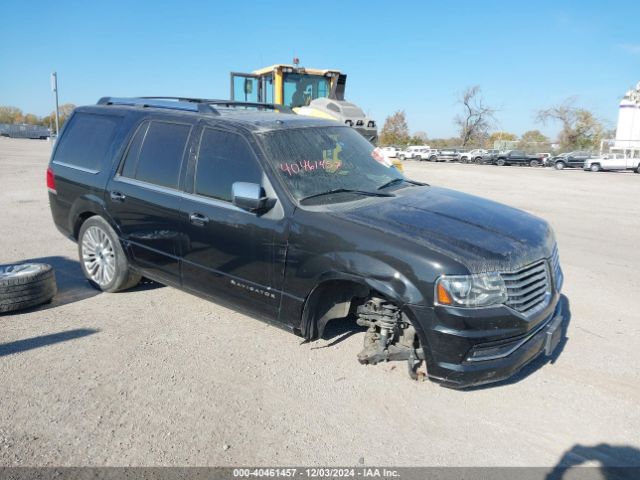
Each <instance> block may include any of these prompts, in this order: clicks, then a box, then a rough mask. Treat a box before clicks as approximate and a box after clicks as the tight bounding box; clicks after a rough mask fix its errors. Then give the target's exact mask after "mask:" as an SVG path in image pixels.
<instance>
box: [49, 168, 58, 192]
mask: <svg viewBox="0 0 640 480" xmlns="http://www.w3.org/2000/svg"><path fill="white" fill-rule="evenodd" d="M47 190H49V191H50V192H51V193H58V192H57V191H56V177H55V176H54V174H53V169H52V168H51V167H49V168H47Z"/></svg>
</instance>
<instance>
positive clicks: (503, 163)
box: [496, 158, 507, 167]
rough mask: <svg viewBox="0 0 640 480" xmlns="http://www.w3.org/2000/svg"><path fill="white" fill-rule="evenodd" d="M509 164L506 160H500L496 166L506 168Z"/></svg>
mask: <svg viewBox="0 0 640 480" xmlns="http://www.w3.org/2000/svg"><path fill="white" fill-rule="evenodd" d="M506 164H507V162H505V161H504V158H499V159H498V160H496V165H498V166H499V167H504V166H505V165H506Z"/></svg>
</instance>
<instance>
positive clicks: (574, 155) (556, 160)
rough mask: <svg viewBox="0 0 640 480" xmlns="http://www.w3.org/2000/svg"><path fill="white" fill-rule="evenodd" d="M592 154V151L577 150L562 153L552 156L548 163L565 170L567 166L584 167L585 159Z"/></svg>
mask: <svg viewBox="0 0 640 480" xmlns="http://www.w3.org/2000/svg"><path fill="white" fill-rule="evenodd" d="M592 156H593V155H592V154H591V152H586V151H583V150H576V151H573V152H567V153H561V154H560V155H558V156H556V157H552V158H551V159H550V160H548V161H547V164H549V165H553V167H554V168H555V169H556V170H563V169H565V168H582V167H583V166H584V162H585V160H587V159H588V158H591V157H592Z"/></svg>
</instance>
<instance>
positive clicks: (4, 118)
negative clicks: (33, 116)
mask: <svg viewBox="0 0 640 480" xmlns="http://www.w3.org/2000/svg"><path fill="white" fill-rule="evenodd" d="M22 119H23V113H22V110H20V109H19V108H17V107H10V106H0V123H22Z"/></svg>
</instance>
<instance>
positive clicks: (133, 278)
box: [78, 215, 142, 293]
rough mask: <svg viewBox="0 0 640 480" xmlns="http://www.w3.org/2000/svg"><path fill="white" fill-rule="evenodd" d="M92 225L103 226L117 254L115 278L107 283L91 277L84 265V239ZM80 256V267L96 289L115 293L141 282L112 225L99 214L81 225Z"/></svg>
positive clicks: (79, 236)
mask: <svg viewBox="0 0 640 480" xmlns="http://www.w3.org/2000/svg"><path fill="white" fill-rule="evenodd" d="M91 226H96V227H99V228H101V229H102V230H103V231H104V232H105V233H106V234H107V236H108V237H109V240H110V241H111V244H112V245H113V251H114V255H115V274H114V276H113V279H112V280H111V281H110V282H109V283H108V284H105V285H99V284H98V283H96V282H95V281H93V280H92V279H91V276H90V274H89V273H88V272H87V270H86V267H85V265H84V261H83V260H82V239H83V236H84V234H85V232H86V231H87V229H88V228H89V227H91ZM78 257H79V259H80V267H81V268H82V273H83V274H84V276H85V277H86V278H87V281H88V282H89V283H90V284H91V286H92V287H93V288H95V289H96V290H101V291H103V292H109V293H115V292H119V291H122V290H127V289H128V288H132V287H135V286H136V285H137V284H138V283H140V280H141V279H142V276H141V275H139V274H137V273H135V272H132V271H131V270H130V269H129V261H128V260H127V256H126V255H125V253H124V250H123V249H122V244H121V243H120V239H119V238H118V235H117V234H116V232H115V231H114V230H113V228H111V225H109V223H108V222H107V221H106V220H105V219H104V218H102V217H101V216H99V215H94V216H93V217H89V218H88V219H87V220H86V221H85V222H84V223H83V224H82V226H81V227H80V233H79V234H78Z"/></svg>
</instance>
